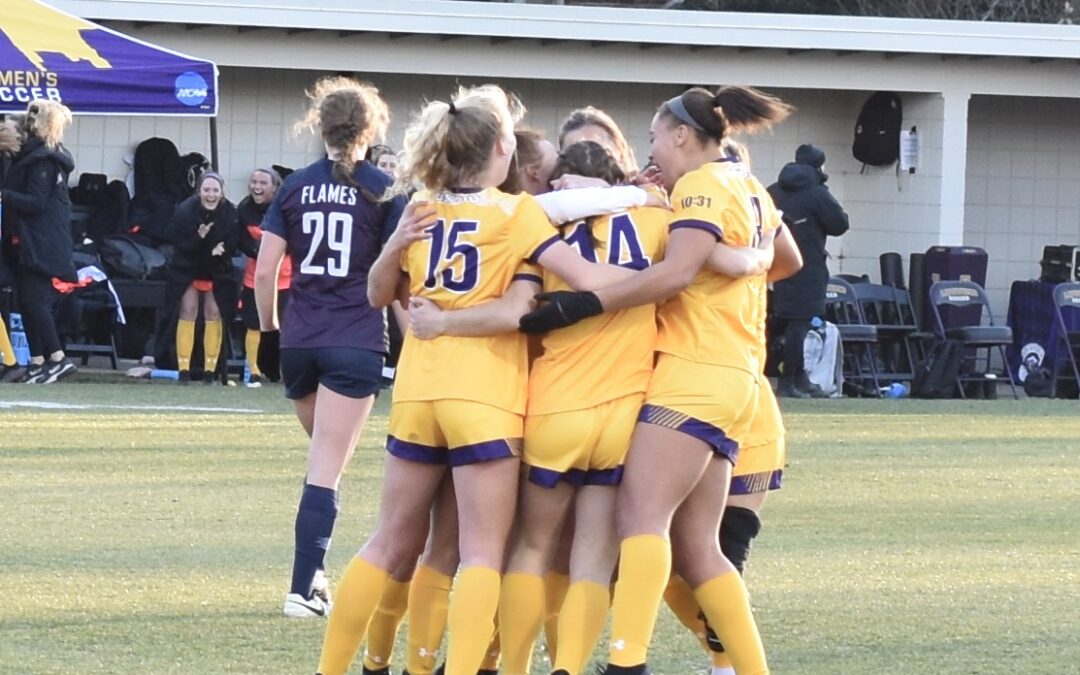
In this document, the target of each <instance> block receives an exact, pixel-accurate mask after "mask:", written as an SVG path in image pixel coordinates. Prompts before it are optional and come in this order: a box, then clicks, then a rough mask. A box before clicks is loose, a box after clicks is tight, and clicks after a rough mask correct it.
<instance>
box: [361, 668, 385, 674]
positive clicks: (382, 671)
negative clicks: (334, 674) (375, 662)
mask: <svg viewBox="0 0 1080 675" xmlns="http://www.w3.org/2000/svg"><path fill="white" fill-rule="evenodd" d="M360 675H390V668H389V667H386V668H379V669H378V670H371V669H370V668H368V667H367V666H364V667H363V668H361V669H360Z"/></svg>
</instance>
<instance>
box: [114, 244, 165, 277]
mask: <svg viewBox="0 0 1080 675" xmlns="http://www.w3.org/2000/svg"><path fill="white" fill-rule="evenodd" d="M98 255H99V256H100V257H101V262H102V264H104V265H105V268H106V270H105V271H106V272H107V273H108V274H109V275H110V276H115V277H117V278H120V279H138V280H140V281H141V280H144V279H161V278H163V277H164V275H165V266H166V265H167V264H168V262H169V259H168V258H167V257H166V256H165V254H164V253H162V252H161V251H159V250H157V249H156V248H151V247H149V246H144V245H142V244H140V243H138V242H136V241H135V240H134V239H132V238H131V237H126V236H124V235H115V236H112V237H106V238H105V240H104V241H102V242H101V244H99V246H98Z"/></svg>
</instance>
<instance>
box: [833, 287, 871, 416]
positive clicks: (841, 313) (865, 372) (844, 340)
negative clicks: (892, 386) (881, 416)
mask: <svg viewBox="0 0 1080 675" xmlns="http://www.w3.org/2000/svg"><path fill="white" fill-rule="evenodd" d="M825 318H826V319H827V320H829V321H831V322H832V323H834V324H836V328H837V330H839V331H840V342H841V344H843V347H844V379H845V380H848V381H850V382H852V383H858V384H859V386H861V388H862V389H863V390H864V391H865V390H866V388H867V387H869V386H871V385H872V386H873V388H874V389H873V391H874V395H875V396H880V395H881V384H880V380H879V378H878V370H877V355H876V354H875V353H874V347H875V346H876V345H877V344H878V331H877V327H876V326H872V325H870V324H868V323H867V322H866V318H865V317H864V316H863V312H862V308H861V307H860V306H859V301H858V298H857V297H856V295H855V289H854V288H852V286H851V284H850V283H848V282H847V281H846V280H844V279H840V278H838V277H832V278H831V279H829V285H828V286H826V287H825Z"/></svg>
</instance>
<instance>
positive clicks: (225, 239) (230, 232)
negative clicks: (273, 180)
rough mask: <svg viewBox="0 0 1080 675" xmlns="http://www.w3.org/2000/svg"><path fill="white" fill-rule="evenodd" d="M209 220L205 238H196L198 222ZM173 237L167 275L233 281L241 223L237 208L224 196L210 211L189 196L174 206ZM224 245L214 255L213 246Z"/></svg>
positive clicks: (180, 279)
mask: <svg viewBox="0 0 1080 675" xmlns="http://www.w3.org/2000/svg"><path fill="white" fill-rule="evenodd" d="M207 222H212V223H213V224H214V225H213V227H211V228H210V231H209V232H208V233H207V235H206V237H204V238H200V237H199V225H200V224H201V223H207ZM171 234H172V237H173V241H175V242H176V248H175V250H174V252H173V257H172V260H171V261H170V264H169V267H170V275H169V276H170V277H172V278H173V279H174V280H176V281H182V280H188V281H189V282H190V281H191V280H194V279H208V280H210V281H222V282H231V281H233V278H234V274H235V272H234V271H233V262H232V259H233V254H234V253H235V252H236V247H237V245H238V244H239V242H240V226H239V223H238V221H237V215H236V207H235V206H233V205H232V203H230V202H229V201H228V200H225V199H223V200H222V201H221V202H220V203H219V204H218V206H217V208H216V209H214V210H213V211H207V210H206V209H204V208H203V206H202V204H201V203H200V202H199V197H198V195H192V196H191V197H188V198H187V199H185V200H184V201H182V202H180V205H179V206H177V207H176V213H175V215H173V224H172V232H171ZM219 243H221V244H224V246H225V251H224V253H222V254H221V255H213V250H214V247H216V246H217V245H218V244H219Z"/></svg>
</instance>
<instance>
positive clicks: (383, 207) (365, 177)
mask: <svg viewBox="0 0 1080 675" xmlns="http://www.w3.org/2000/svg"><path fill="white" fill-rule="evenodd" d="M333 166H334V164H333V162H331V161H330V160H328V159H322V160H319V161H317V162H315V163H313V164H310V165H308V166H306V167H304V168H303V169H300V170H299V171H296V172H295V173H293V174H292V175H290V176H289V177H288V178H287V179H286V180H285V183H284V184H283V185H282V186H281V188H280V189H279V190H278V192H277V194H276V195H274V201H273V203H271V204H270V208H269V209H268V210H267V212H266V216H265V217H264V218H263V221H262V227H263V230H265V231H266V232H272V233H274V234H276V235H277V236H279V237H281V238H283V239H284V240H285V242H286V245H287V250H288V253H289V255H290V256H291V257H292V264H293V277H292V287H291V294H290V298H289V306H288V309H287V310H286V312H285V317H284V318H283V319H282V327H281V346H282V347H285V348H288V347H358V348H361V349H370V350H373V351H377V352H384V353H385V352H386V349H387V344H386V322H385V319H384V316H383V312H382V310H377V309H373V308H372V307H371V305H370V304H368V299H367V280H368V272H369V271H370V270H371V265H372V264H373V263H374V262H375V259H376V258H377V257H379V251H380V250H381V249H382V245H383V243H384V242H385V241H386V240H387V238H389V236H390V234H391V233H392V232H393V231H394V228H395V227H397V222H398V219H399V218H400V217H401V212H402V210H403V209H404V208H405V199H404V198H403V197H396V198H394V199H392V200H391V201H388V202H374V201H373V198H374V197H376V196H381V195H382V194H383V193H384V192H386V189H387V188H388V187H389V186H390V182H391V181H390V178H388V177H387V176H386V175H385V174H383V173H382V172H381V171H379V170H378V169H376V168H375V167H373V166H372V165H371V164H369V163H368V162H360V163H359V164H357V165H356V170H355V171H354V172H353V177H354V178H355V179H356V182H357V183H358V185H359V187H352V186H350V185H344V184H342V183H339V182H338V181H336V180H334V178H333V175H332V173H331V171H332V169H333Z"/></svg>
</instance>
